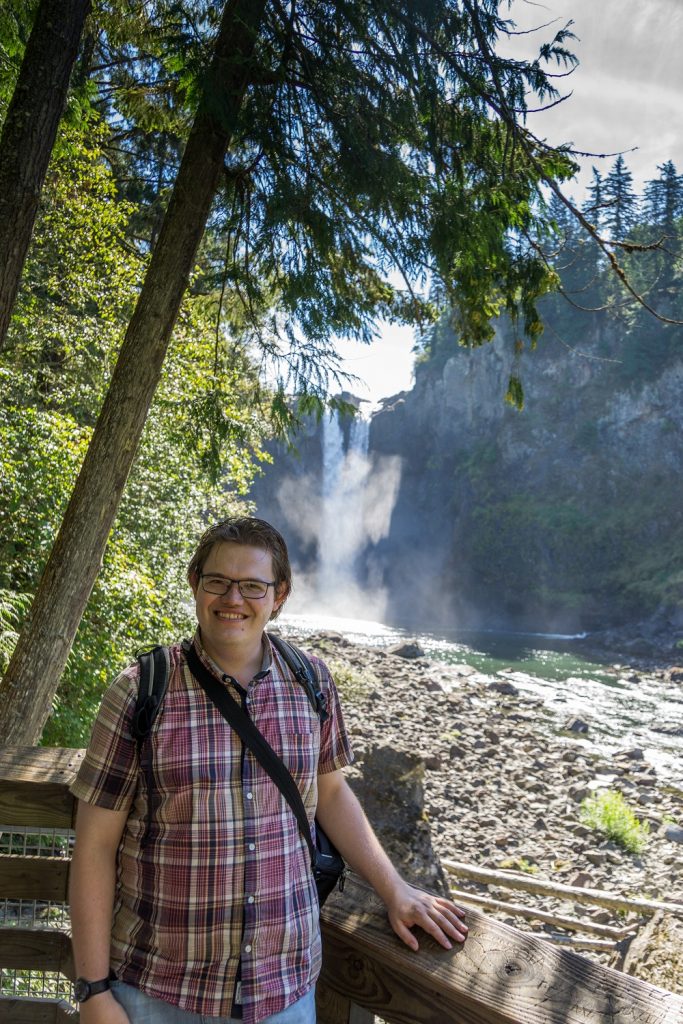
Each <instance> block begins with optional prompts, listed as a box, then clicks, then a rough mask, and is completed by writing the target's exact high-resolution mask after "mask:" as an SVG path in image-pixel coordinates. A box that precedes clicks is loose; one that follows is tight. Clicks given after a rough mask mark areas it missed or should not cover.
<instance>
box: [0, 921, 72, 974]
mask: <svg viewBox="0 0 683 1024" xmlns="http://www.w3.org/2000/svg"><path fill="white" fill-rule="evenodd" d="M0 964H2V966H3V967H4V968H8V969H9V970H16V971H29V970H35V969H36V966H37V965H38V964H39V965H40V969H41V970H42V971H55V972H58V973H59V974H63V975H64V976H65V977H67V978H68V979H69V981H74V979H75V974H74V966H73V956H72V953H71V938H70V936H69V935H67V934H66V932H62V931H59V930H58V929H56V928H15V927H12V928H0Z"/></svg>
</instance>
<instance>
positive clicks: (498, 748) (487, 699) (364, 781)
mask: <svg viewBox="0 0 683 1024" xmlns="http://www.w3.org/2000/svg"><path fill="white" fill-rule="evenodd" d="M287 635H288V636H289V637H290V638H291V639H293V640H294V641H295V642H296V641H297V639H298V640H299V642H300V643H302V645H303V646H305V647H306V648H307V649H308V650H310V651H312V652H314V653H316V654H320V655H321V656H322V657H323V658H324V659H325V660H326V661H327V663H328V664H329V665H330V667H331V668H332V670H333V672H334V674H335V677H336V678H337V680H338V684H339V688H340V690H341V692H342V694H343V698H344V710H345V718H346V723H347V727H348V729H349V732H350V733H351V736H352V740H353V744H354V750H355V754H356V759H357V763H356V765H354V767H353V769H351V770H350V772H349V775H350V780H351V782H352V784H353V785H354V786H355V788H356V789H357V791H359V795H360V796H361V798H362V799H364V803H365V804H366V808H367V810H368V813H369V814H370V817H371V819H372V820H373V821H374V822H375V823H376V825H377V827H378V829H379V831H380V832H381V833H382V834H383V837H385V838H386V839H387V842H388V845H389V847H390V849H391V853H392V855H393V856H394V857H398V858H399V859H400V860H401V863H402V866H403V870H404V871H405V872H406V873H407V874H408V875H410V876H411V877H413V878H414V879H415V880H417V881H419V882H422V883H423V884H424V883H428V884H429V885H430V887H432V888H440V887H443V886H444V885H445V884H447V881H446V878H445V875H444V873H443V871H442V870H441V868H440V866H439V864H440V861H442V860H443V859H451V860H457V861H467V862H470V863H473V864H477V865H479V866H481V867H486V868H490V869H495V870H500V869H511V870H513V871H517V872H521V873H522V874H525V875H528V877H529V878H530V879H548V880H550V881H552V882H559V883H563V884H565V885H572V886H580V887H587V888H592V889H602V890H605V891H606V892H614V893H618V894H620V895H622V896H626V897H639V898H652V899H659V900H664V901H667V902H681V903H682V904H683V827H682V826H683V792H681V790H679V789H676V788H675V787H673V786H672V785H667V784H665V783H664V782H663V781H661V780H660V779H659V778H658V775H657V772H656V771H655V769H654V767H653V766H652V765H649V764H648V763H647V762H646V760H645V759H644V756H643V753H642V751H640V750H637V749H631V750H624V751H622V752H620V753H619V754H617V755H616V756H615V757H613V758H609V759H608V758H606V757H605V756H604V755H602V754H600V752H599V751H597V750H596V749H595V748H593V747H592V744H591V742H590V739H589V737H588V736H587V735H586V734H585V733H584V732H582V731H581V728H580V723H577V724H576V725H575V729H576V731H572V730H567V731H564V732H559V733H558V732H555V731H554V730H553V729H552V727H551V725H550V724H549V720H548V717H547V716H546V715H545V714H544V710H543V702H542V701H540V700H534V699H529V698H528V697H524V696H522V695H520V694H519V693H518V692H517V690H516V688H515V687H514V685H513V684H512V683H511V682H510V681H509V680H506V679H505V678H504V677H503V676H501V675H494V676H487V675H483V674H481V673H479V672H477V671H476V670H475V669H473V668H472V667H471V666H468V665H449V666H446V665H444V664H441V663H438V664H437V663H435V662H431V661H429V660H428V659H427V658H424V657H420V656H417V657H415V656H414V655H415V654H418V655H419V651H414V650H413V651H412V652H411V651H410V650H408V651H404V652H403V654H404V655H406V654H408V655H410V654H411V653H412V655H413V657H405V656H401V655H400V654H398V653H391V652H389V651H382V650H378V649H367V648H361V647H357V646H355V645H353V644H351V643H350V642H349V641H347V640H346V639H345V638H344V637H343V636H341V635H340V634H337V633H320V634H315V635H314V636H308V637H306V639H305V641H304V640H303V639H302V638H297V636H296V635H295V634H293V633H290V632H289V631H288V632H287ZM672 685H680V684H676V683H674V684H672ZM397 776H398V778H397ZM603 789H610V790H618V791H620V792H621V793H622V794H623V795H624V797H625V798H626V799H627V801H628V802H629V804H630V805H631V806H632V807H633V809H634V810H635V811H636V813H637V815H638V817H639V819H640V820H641V821H643V822H647V823H648V825H649V828H650V833H649V837H648V841H647V845H646V846H645V849H644V850H643V852H642V853H641V854H639V855H635V854H630V853H627V852H625V851H624V850H623V849H622V848H621V847H620V846H618V845H617V844H616V843H614V842H611V841H608V840H606V839H605V838H603V837H602V836H601V834H600V833H598V832H596V831H594V830H593V829H591V828H589V827H587V826H586V825H585V824H584V823H583V822H582V820H581V817H580V806H581V801H582V800H583V799H584V798H585V797H587V796H589V795H591V794H592V793H593V792H595V791H597V790H603ZM392 805H393V811H392ZM401 810H403V812H404V815H403V819H402V822H403V823H402V824H401V825H399V826H397V827H394V828H393V834H392V826H391V823H390V821H389V818H390V817H391V815H392V813H393V812H394V811H395V812H397V813H396V814H394V819H395V820H399V819H401V814H400V812H401ZM406 821H407V822H408V824H406ZM411 822H412V823H411ZM387 830H388V834H387ZM408 832H410V834H407V833H408ZM451 884H457V886H458V888H459V889H461V890H463V891H465V890H467V891H469V892H471V893H478V894H480V895H486V896H487V897H493V898H495V899H498V900H505V901H508V902H514V903H525V904H527V905H532V906H534V907H536V908H539V909H543V910H544V911H546V912H549V913H553V914H562V915H564V916H572V917H579V918H581V919H582V920H586V919H589V920H590V921H592V922H593V923H594V924H601V925H607V926H608V927H609V926H613V927H615V928H619V929H623V928H624V926H625V925H628V924H631V923H634V924H635V923H637V922H642V921H643V920H644V919H642V918H639V917H638V916H637V915H636V914H634V913H630V914H628V915H627V916H624V915H623V914H619V913H615V912H612V911H609V910H606V909H604V908H592V907H587V906H579V905H576V906H572V905H571V904H567V903H566V902H559V901H558V900H556V899H555V898H551V897H545V896H544V897H538V896H535V897H531V896H529V897H527V896H525V894H523V893H520V892H511V891H510V890H506V889H503V888H499V889H496V890H493V891H492V890H490V889H489V890H488V891H487V890H486V889H485V887H484V886H483V885H480V884H477V883H474V882H467V881H466V880H464V879H457V880H455V879H451ZM499 916H502V919H503V920H506V921H509V923H511V924H514V925H515V926H516V927H519V928H530V929H533V930H535V931H537V932H542V931H543V929H544V928H545V929H546V931H552V932H555V933H557V932H558V931H560V929H558V927H556V926H554V925H550V924H546V925H541V924H538V923H537V922H528V923H525V922H524V921H523V920H521V919H519V918H514V919H513V918H512V917H509V916H506V913H505V912H502V914H499ZM656 924H657V926H656V927H655V928H653V929H652V931H653V935H652V936H651V938H650V939H649V941H648V943H647V944H646V948H645V949H644V950H641V951H640V952H639V953H638V954H637V956H634V955H633V951H632V954H631V955H630V956H629V954H628V952H627V949H626V945H625V944H622V946H621V949H620V950H617V951H610V950H608V949H597V950H591V951H587V952H586V953H585V955H587V956H595V957H598V958H599V959H600V960H601V961H602V962H603V963H610V962H611V963H613V964H614V965H618V964H620V963H622V962H623V960H624V956H627V957H628V961H627V965H628V969H629V970H631V971H632V972H633V973H635V974H637V975H638V976H640V977H643V978H645V979H646V980H649V981H651V982H652V983H654V984H658V985H660V986H662V987H664V988H668V989H670V990H672V991H680V992H683V961H682V958H681V952H680V951H681V948H683V916H680V917H674V916H669V915H667V916H665V917H664V918H663V919H662V920H661V921H658V922H656ZM592 940H593V942H595V941H596V936H595V934H593V936H592ZM599 941H600V940H599V939H598V942H599ZM634 949H635V947H634Z"/></svg>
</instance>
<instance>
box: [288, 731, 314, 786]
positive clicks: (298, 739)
mask: <svg viewBox="0 0 683 1024" xmlns="http://www.w3.org/2000/svg"><path fill="white" fill-rule="evenodd" d="M280 744H281V749H280V757H281V758H282V760H283V762H284V764H285V767H286V768H287V770H288V771H289V773H290V775H291V776H292V778H293V779H294V781H295V782H296V783H297V785H298V786H299V789H300V790H301V792H302V796H303V795H304V794H306V793H307V792H308V790H309V789H310V787H311V786H312V785H313V784H314V783H315V779H316V775H317V774H318V754H319V751H320V740H319V737H318V734H317V733H316V732H315V731H314V730H313V729H311V728H309V727H307V726H305V725H302V726H299V727H298V728H297V731H296V732H295V731H293V730H287V731H283V732H282V733H281V734H280Z"/></svg>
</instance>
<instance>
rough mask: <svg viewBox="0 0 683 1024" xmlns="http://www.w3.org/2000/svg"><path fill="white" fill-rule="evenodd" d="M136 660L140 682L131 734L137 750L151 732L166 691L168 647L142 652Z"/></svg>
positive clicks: (168, 674) (168, 667)
mask: <svg viewBox="0 0 683 1024" xmlns="http://www.w3.org/2000/svg"><path fill="white" fill-rule="evenodd" d="M137 660H138V664H139V666H140V680H139V683H138V696H137V700H136V702H135V710H134V712H133V720H132V723H131V732H132V734H133V738H134V739H135V740H136V741H137V744H138V748H139V747H141V746H142V744H143V743H144V741H145V740H146V738H147V737H148V736H149V734H150V732H151V731H152V726H153V725H154V722H155V720H156V717H157V715H158V714H159V710H160V708H161V704H162V702H163V699H164V696H165V694H166V690H167V689H168V679H169V676H170V674H171V666H170V656H169V650H168V647H162V646H160V645H157V646H156V647H153V648H152V649H151V650H150V651H142V652H141V653H140V654H138V656H137Z"/></svg>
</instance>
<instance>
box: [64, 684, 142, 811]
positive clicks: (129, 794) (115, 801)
mask: <svg viewBox="0 0 683 1024" xmlns="http://www.w3.org/2000/svg"><path fill="white" fill-rule="evenodd" d="M138 674H139V672H138V666H137V664H135V665H131V666H130V667H129V668H127V669H126V670H125V671H124V672H122V673H121V675H120V676H119V677H118V678H117V679H115V680H114V682H113V683H112V685H111V686H110V687H109V689H108V690H107V692H106V693H105V695H104V698H103V700H102V704H101V705H100V710H99V711H98V713H97V718H96V719H95V724H94V725H93V730H92V735H91V737H90V743H89V745H88V749H87V751H86V753H85V758H84V759H83V762H82V764H81V767H80V769H79V772H78V775H77V776H76V779H75V781H74V783H73V784H72V786H71V793H72V794H73V796H75V797H77V798H78V799H79V800H85V802H86V803H89V804H96V805H97V806H98V807H106V808H107V809H109V810H113V811H120V810H124V809H125V808H127V807H130V804H131V802H132V799H133V794H134V792H135V788H136V785H137V780H138V752H137V743H136V741H135V740H134V739H133V737H132V735H131V719H132V716H133V710H134V708H135V701H136V697H137V687H138Z"/></svg>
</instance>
